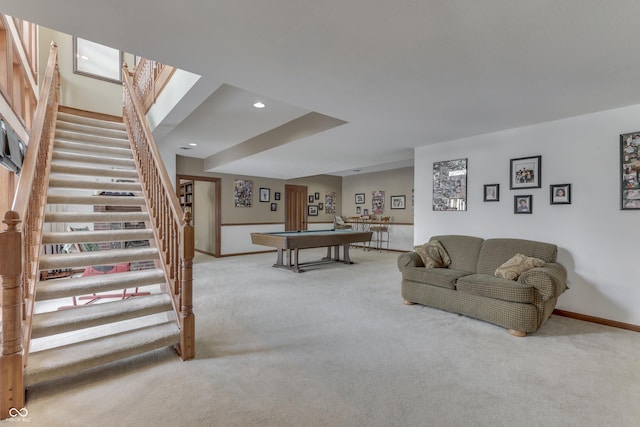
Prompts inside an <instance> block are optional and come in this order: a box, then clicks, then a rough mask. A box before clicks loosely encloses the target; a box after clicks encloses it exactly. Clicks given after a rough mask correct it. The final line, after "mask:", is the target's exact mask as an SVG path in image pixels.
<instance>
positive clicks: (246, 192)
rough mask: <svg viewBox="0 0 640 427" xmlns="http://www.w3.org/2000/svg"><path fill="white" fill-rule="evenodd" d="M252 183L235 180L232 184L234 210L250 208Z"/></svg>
mask: <svg viewBox="0 0 640 427" xmlns="http://www.w3.org/2000/svg"><path fill="white" fill-rule="evenodd" d="M252 188H253V181H250V180H245V179H236V180H234V182H233V206H234V207H236V208H250V207H251V199H252V197H251V193H252Z"/></svg>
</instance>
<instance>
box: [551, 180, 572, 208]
mask: <svg viewBox="0 0 640 427" xmlns="http://www.w3.org/2000/svg"><path fill="white" fill-rule="evenodd" d="M549 193H550V195H549V197H550V198H551V200H550V203H551V204H552V205H569V204H571V184H553V185H550V186H549Z"/></svg>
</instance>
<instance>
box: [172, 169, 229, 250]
mask: <svg viewBox="0 0 640 427" xmlns="http://www.w3.org/2000/svg"><path fill="white" fill-rule="evenodd" d="M181 179H188V180H191V181H205V182H213V183H215V188H214V197H215V203H216V206H215V210H214V216H215V219H214V228H215V232H216V235H215V242H214V249H215V252H214V253H212V254H208V255H213V256H214V257H216V258H219V257H220V228H221V214H222V211H221V206H220V202H221V199H222V197H221V194H222V191H221V188H220V187H221V186H222V179H221V178H211V177H208V176H198V175H181V174H176V194H177V195H178V198H180V180H181ZM192 225H193V224H192ZM198 252H201V251H198Z"/></svg>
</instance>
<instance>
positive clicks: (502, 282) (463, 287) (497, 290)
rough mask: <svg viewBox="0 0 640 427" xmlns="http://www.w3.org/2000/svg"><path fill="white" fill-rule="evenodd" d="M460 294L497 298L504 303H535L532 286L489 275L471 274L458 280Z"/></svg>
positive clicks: (457, 285) (457, 287) (534, 293)
mask: <svg viewBox="0 0 640 427" xmlns="http://www.w3.org/2000/svg"><path fill="white" fill-rule="evenodd" d="M456 289H457V290H458V292H464V293H466V294H471V295H478V296H483V297H487V298H495V299H500V300H503V301H510V302H520V303H533V302H534V300H535V297H536V292H535V288H534V287H533V286H531V285H526V284H523V283H518V282H514V281H512V280H507V279H501V278H499V277H494V276H489V275H487V274H471V275H468V276H464V277H461V278H459V279H458V281H457V282H456Z"/></svg>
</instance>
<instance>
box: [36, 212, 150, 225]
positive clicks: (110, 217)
mask: <svg viewBox="0 0 640 427" xmlns="http://www.w3.org/2000/svg"><path fill="white" fill-rule="evenodd" d="M140 221H149V214H148V213H147V212H46V213H45V214H44V222H65V223H70V224H71V223H85V222H140Z"/></svg>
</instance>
